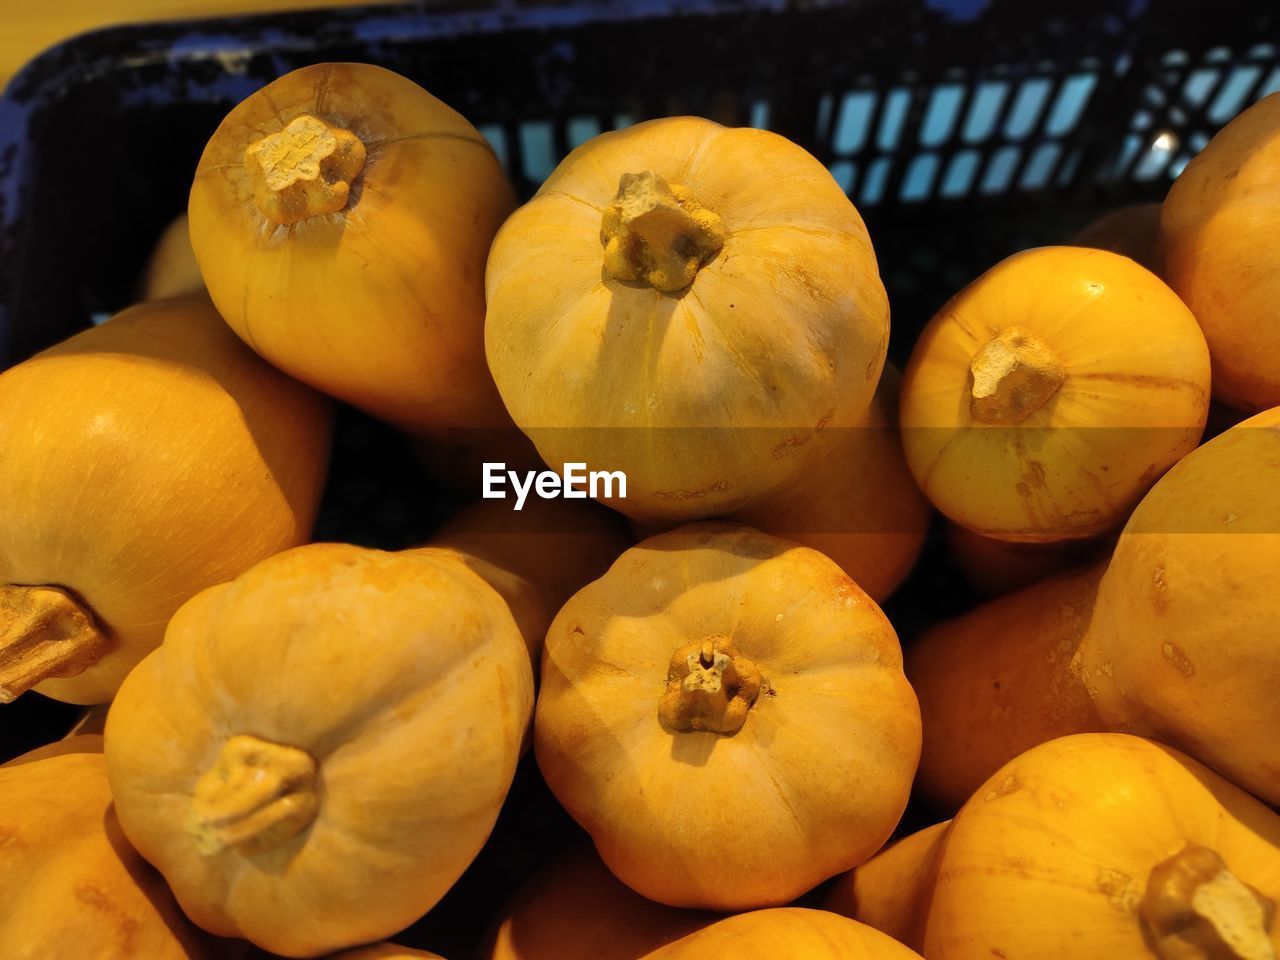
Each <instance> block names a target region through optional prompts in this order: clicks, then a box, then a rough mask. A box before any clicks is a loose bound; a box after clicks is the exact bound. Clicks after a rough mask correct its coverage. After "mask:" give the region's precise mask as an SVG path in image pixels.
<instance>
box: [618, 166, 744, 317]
mask: <svg viewBox="0 0 1280 960" xmlns="http://www.w3.org/2000/svg"><path fill="white" fill-rule="evenodd" d="M724 241H725V229H724V221H723V220H721V219H720V218H719V217H718V216H717V215H716V214H714V213H712V212H711V211H710V210H706V209H703V207H702V205H701V204H699V203H698V201H697V200H695V199H693V197H692V196H690V195H689V191H688V190H686V189H685V188H684V187H682V186H680V185H679V184H674V183H667V181H666V180H663V179H662V178H661V177H659V176H658V175H656V174H654V173H653V172H651V171H649V170H646V171H645V172H644V173H624V174H623V175H622V179H621V180H620V181H619V182H618V194H617V196H615V197H614V198H613V203H612V205H610V207H609V209H608V210H606V211H605V212H604V219H603V221H602V222H601V226H600V242H601V244H603V246H604V272H605V273H606V274H607V275H608V276H611V277H614V278H615V279H618V280H627V281H632V282H640V283H647V284H648V285H649V286H651V287H653V288H654V289H655V290H658V291H660V292H662V293H678V292H680V291H681V290H683V289H685V288H686V287H687V286H689V284H691V283H693V278H694V277H695V276H697V273H698V270H700V269H701V268H702V266H703V264H705V263H706V262H707V261H708V260H710V259H711V258H712V257H714V256H715V255H716V254H717V253H719V252H720V248H721V247H723V246H724Z"/></svg>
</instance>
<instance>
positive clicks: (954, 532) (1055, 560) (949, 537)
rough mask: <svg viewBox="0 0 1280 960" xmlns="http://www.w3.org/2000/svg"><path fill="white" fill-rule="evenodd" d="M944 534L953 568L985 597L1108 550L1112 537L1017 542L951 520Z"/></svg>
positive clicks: (1055, 572)
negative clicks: (983, 533)
mask: <svg viewBox="0 0 1280 960" xmlns="http://www.w3.org/2000/svg"><path fill="white" fill-rule="evenodd" d="M942 537H943V540H944V541H945V543H946V545H947V559H948V560H949V561H950V563H951V566H952V568H954V569H955V570H956V571H957V572H959V574H960V575H961V576H962V577H964V579H965V580H967V581H968V583H969V585H970V586H971V587H973V588H974V590H976V591H977V592H978V593H979V594H980V595H981V596H983V597H988V598H990V597H998V596H1001V595H1002V594H1006V593H1012V592H1013V591H1015V590H1021V589H1023V588H1024V587H1029V586H1031V585H1032V584H1033V583H1039V582H1040V581H1041V580H1045V579H1048V578H1049V577H1052V576H1054V575H1056V574H1059V573H1064V572H1066V571H1067V570H1069V569H1071V568H1072V567H1075V566H1079V565H1080V564H1081V563H1084V562H1087V561H1088V560H1090V559H1091V558H1093V557H1095V556H1100V555H1102V554H1103V553H1109V552H1110V550H1111V548H1112V547H1114V545H1115V544H1114V539H1113V538H1104V539H1093V540H1058V541H1056V542H1052V543H1018V542H1015V541H1013V540H995V539H992V538H991V537H984V536H982V535H981V534H977V533H974V532H973V531H972V530H966V529H965V528H964V527H962V526H960V524H958V523H952V522H951V521H950V520H948V521H947V522H946V523H945V524H943V531H942Z"/></svg>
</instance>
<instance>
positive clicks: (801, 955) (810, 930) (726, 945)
mask: <svg viewBox="0 0 1280 960" xmlns="http://www.w3.org/2000/svg"><path fill="white" fill-rule="evenodd" d="M725 957H733V958H734V960H912V958H915V960H919V958H920V955H919V954H918V953H916V952H914V951H912V950H909V949H907V948H906V947H904V946H903V945H902V944H900V943H898V942H897V941H896V940H894V939H892V938H891V937H887V936H885V935H884V934H883V933H881V932H880V931H878V930H873V929H872V928H871V927H868V926H865V925H864V924H861V923H858V922H856V921H854V920H850V919H848V918H847V917H842V916H839V915H838V914H834V913H828V912H826V911H825V910H806V909H803V908H800V907H776V908H774V909H772V910H755V911H753V912H751V913H741V914H738V915H737V916H736V917H727V918H726V919H724V920H721V921H719V922H718V923H713V924H711V925H710V926H709V927H704V928H703V929H701V930H698V931H697V932H695V933H691V934H689V935H688V936H686V937H683V938H682V939H680V940H677V941H676V942H675V943H673V944H671V945H670V946H668V947H663V948H662V949H660V950H655V951H654V952H653V953H651V954H649V955H648V956H647V957H646V958H645V960H723V958H725Z"/></svg>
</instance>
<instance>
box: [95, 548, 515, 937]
mask: <svg viewBox="0 0 1280 960" xmlns="http://www.w3.org/2000/svg"><path fill="white" fill-rule="evenodd" d="M532 704H533V678H532V673H531V670H530V667H529V657H528V653H527V651H526V649H525V646H524V641H523V640H522V639H521V637H520V633H519V631H518V629H517V628H516V624H515V621H514V620H513V619H512V617H511V614H510V612H509V611H508V609H507V606H506V603H505V602H504V601H503V600H502V598H501V597H500V596H499V595H498V594H497V593H496V592H495V591H494V590H493V588H492V587H490V586H489V585H488V584H487V583H485V582H484V581H483V580H482V579H481V578H480V577H479V576H477V575H476V574H474V573H472V572H471V571H470V570H468V569H466V567H465V566H463V565H462V564H460V563H458V562H457V561H456V559H454V558H453V557H451V556H449V555H448V554H444V553H441V552H440V551H432V550H430V549H423V550H415V551H407V552H405V553H399V554H392V553H383V552H381V551H377V550H365V549H362V548H359V547H353V546H347V545H340V544H314V545H310V546H306V547H299V548H297V549H294V550H290V551H286V552H285V553H282V554H279V555H278V556H275V557H272V558H271V559H269V560H266V561H264V562H263V563H260V564H258V565H257V566H256V567H254V568H253V569H251V570H249V571H248V572H247V573H245V574H244V575H242V576H241V577H239V578H237V579H236V580H234V581H232V582H231V583H229V584H224V585H222V586H219V587H214V588H212V589H210V590H207V591H205V592H204V593H201V594H199V595H198V596H196V597H195V598H193V599H192V600H191V601H190V602H189V603H187V604H186V605H184V606H183V608H182V609H181V610H179V611H178V613H177V614H176V615H175V616H174V618H173V621H172V623H171V624H170V627H169V630H168V632H167V633H166V636H165V642H164V644H163V645H162V646H161V647H160V648H159V649H158V650H157V651H156V652H155V653H153V654H152V655H151V656H150V657H148V658H147V659H146V660H144V661H143V662H142V663H141V664H139V666H138V668H137V669H136V670H135V671H134V672H133V673H132V674H130V675H129V678H128V679H127V680H126V681H125V683H124V685H123V686H122V687H121V688H120V693H119V695H118V696H117V697H116V700H115V702H114V703H113V704H112V707H111V711H110V713H109V715H108V717H107V732H106V739H107V762H108V765H109V769H110V773H111V786H112V790H113V792H114V794H115V798H116V806H117V808H118V810H119V815H120V823H121V825H122V826H123V827H124V830H125V833H126V834H127V835H128V837H129V839H130V840H131V841H132V842H133V843H134V845H135V846H137V848H138V849H139V850H140V851H141V852H142V854H143V855H144V856H145V857H146V858H147V859H148V860H149V861H151V862H152V863H154V864H155V865H156V866H157V867H158V868H159V869H160V871H161V873H163V874H164V875H165V878H166V879H167V880H168V881H169V884H170V886H171V887H172V888H173V891H174V894H175V895H176V896H177V898H178V902H179V903H181V904H182V908H183V910H185V911H186V913H187V914H188V916H190V917H191V918H192V919H193V920H195V922H196V923H198V924H200V925H201V926H202V927H204V928H205V929H207V930H210V931H212V932H216V933H221V934H224V935H229V936H230V935H234V936H242V937H245V938H246V939H249V940H251V941H252V942H253V943H255V944H257V945H258V946H260V947H262V948H263V949H266V950H270V951H272V952H275V953H280V954H284V955H285V956H292V957H299V956H316V955H318V954H322V953H326V952H329V951H332V950H336V949H340V948H344V947H349V946H353V945H356V944H361V943H368V942H371V941H374V940H377V939H378V938H380V937H386V936H389V935H391V934H393V933H395V932H396V931H398V930H400V929H402V928H403V927H405V926H407V925H408V924H409V923H411V922H412V921H413V920H415V919H417V918H418V917H419V916H421V915H422V914H423V913H425V912H426V911H427V910H429V909H430V908H431V907H432V906H433V905H434V904H435V903H436V901H437V900H439V899H440V897H441V896H442V895H443V894H444V893H445V892H446V891H447V890H448V889H449V887H450V886H452V884H453V883H454V881H456V880H457V878H458V876H459V875H460V874H461V873H462V871H463V870H464V869H465V868H466V867H467V865H468V864H469V863H470V862H471V860H472V858H473V857H474V856H475V854H476V853H477V851H478V850H479V849H480V847H481V845H482V844H483V843H484V841H485V840H486V838H487V837H488V835H489V831H490V830H491V829H492V827H493V823H494V820H495V819H496V818H497V814H498V808H499V807H500V805H501V804H502V801H503V798H504V797H505V795H506V793H507V790H508V788H509V787H510V785H511V779H512V777H513V775H514V772H515V765H516V760H517V758H518V756H519V753H520V745H521V741H522V738H523V735H524V731H525V726H526V724H527V722H528V720H529V715H530V712H531V710H532Z"/></svg>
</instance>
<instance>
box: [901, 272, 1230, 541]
mask: <svg viewBox="0 0 1280 960" xmlns="http://www.w3.org/2000/svg"><path fill="white" fill-rule="evenodd" d="M1208 406H1209V354H1208V350H1207V348H1206V347H1205V343H1204V336H1203V335H1202V334H1201V333H1200V328H1199V327H1198V326H1197V325H1196V322H1195V318H1194V317H1193V316H1192V315H1191V312H1190V311H1189V310H1187V308H1186V307H1185V306H1183V304H1182V303H1181V301H1179V300H1178V298H1177V297H1176V296H1175V295H1174V294H1173V292H1172V291H1171V290H1169V288H1168V287H1166V286H1165V285H1164V284H1163V283H1161V282H1160V280H1159V279H1158V278H1157V277H1156V276H1154V275H1153V274H1151V273H1149V272H1148V271H1146V270H1144V269H1143V268H1142V267H1140V266H1138V265H1137V264H1136V263H1134V262H1133V261H1132V260H1129V259H1127V258H1126V257H1121V256H1118V255H1117V254H1114V253H1107V252H1106V251H1102V250H1086V249H1083V248H1079V247H1042V248H1039V249H1035V250H1027V251H1024V252H1023V253H1019V254H1015V255H1014V256H1012V257H1010V258H1008V259H1007V260H1005V261H1003V262H1001V263H1000V264H998V265H997V266H995V267H993V268H992V269H991V270H989V271H987V272H986V273H985V274H983V275H982V276H981V277H979V278H978V279H977V280H975V281H974V282H973V283H971V284H970V285H969V286H968V287H966V288H965V289H964V290H962V291H961V292H960V293H959V294H957V295H956V296H955V297H954V298H952V300H951V302H950V303H948V304H947V305H946V306H945V307H943V308H942V310H941V311H939V312H938V314H937V315H936V316H935V317H934V318H933V320H932V321H931V322H930V323H929V325H928V326H927V327H926V328H925V330H924V332H923V333H922V334H921V337H920V340H919V341H918V342H917V344H916V347H915V350H914V352H913V353H912V356H911V362H910V363H909V364H908V366H907V370H906V373H905V374H904V376H903V385H902V431H903V446H904V448H905V450H906V455H907V463H908V464H909V465H910V467H911V472H912V473H913V474H914V475H915V477H916V480H917V481H918V482H919V483H920V486H921V487H922V488H923V490H924V492H925V494H926V495H927V496H928V497H929V499H931V500H932V501H933V503H934V506H936V507H937V508H938V509H939V510H941V511H942V512H943V513H944V514H946V515H947V516H948V517H950V518H951V519H952V520H954V521H955V522H956V523H959V524H960V525H962V526H964V527H968V528H969V529H970V530H972V531H974V532H975V533H980V534H982V535H983V536H988V537H995V538H997V539H1001V540H1020V541H1049V540H1066V539H1076V538H1083V537H1090V536H1093V535H1095V534H1098V533H1102V532H1104V531H1106V530H1108V529H1110V528H1112V527H1116V526H1119V525H1120V524H1121V523H1123V522H1124V519H1125V518H1126V517H1127V516H1128V514H1129V511H1130V510H1132V509H1133V506H1134V505H1135V504H1136V503H1137V501H1138V499H1139V498H1140V497H1141V496H1142V494H1143V493H1144V492H1146V490H1147V488H1148V487H1149V486H1150V485H1151V484H1152V483H1154V482H1155V481H1156V480H1157V479H1158V478H1159V476H1160V474H1162V473H1163V472H1164V471H1165V470H1167V469H1168V468H1169V467H1170V466H1172V465H1173V464H1174V463H1176V462H1177V461H1178V459H1179V458H1180V457H1182V456H1183V455H1184V454H1186V453H1188V452H1189V451H1190V450H1192V449H1194V448H1195V445H1196V443H1197V442H1198V441H1199V439H1200V434H1201V432H1202V431H1203V430H1204V424H1205V417H1206V415H1207V412H1208Z"/></svg>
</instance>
